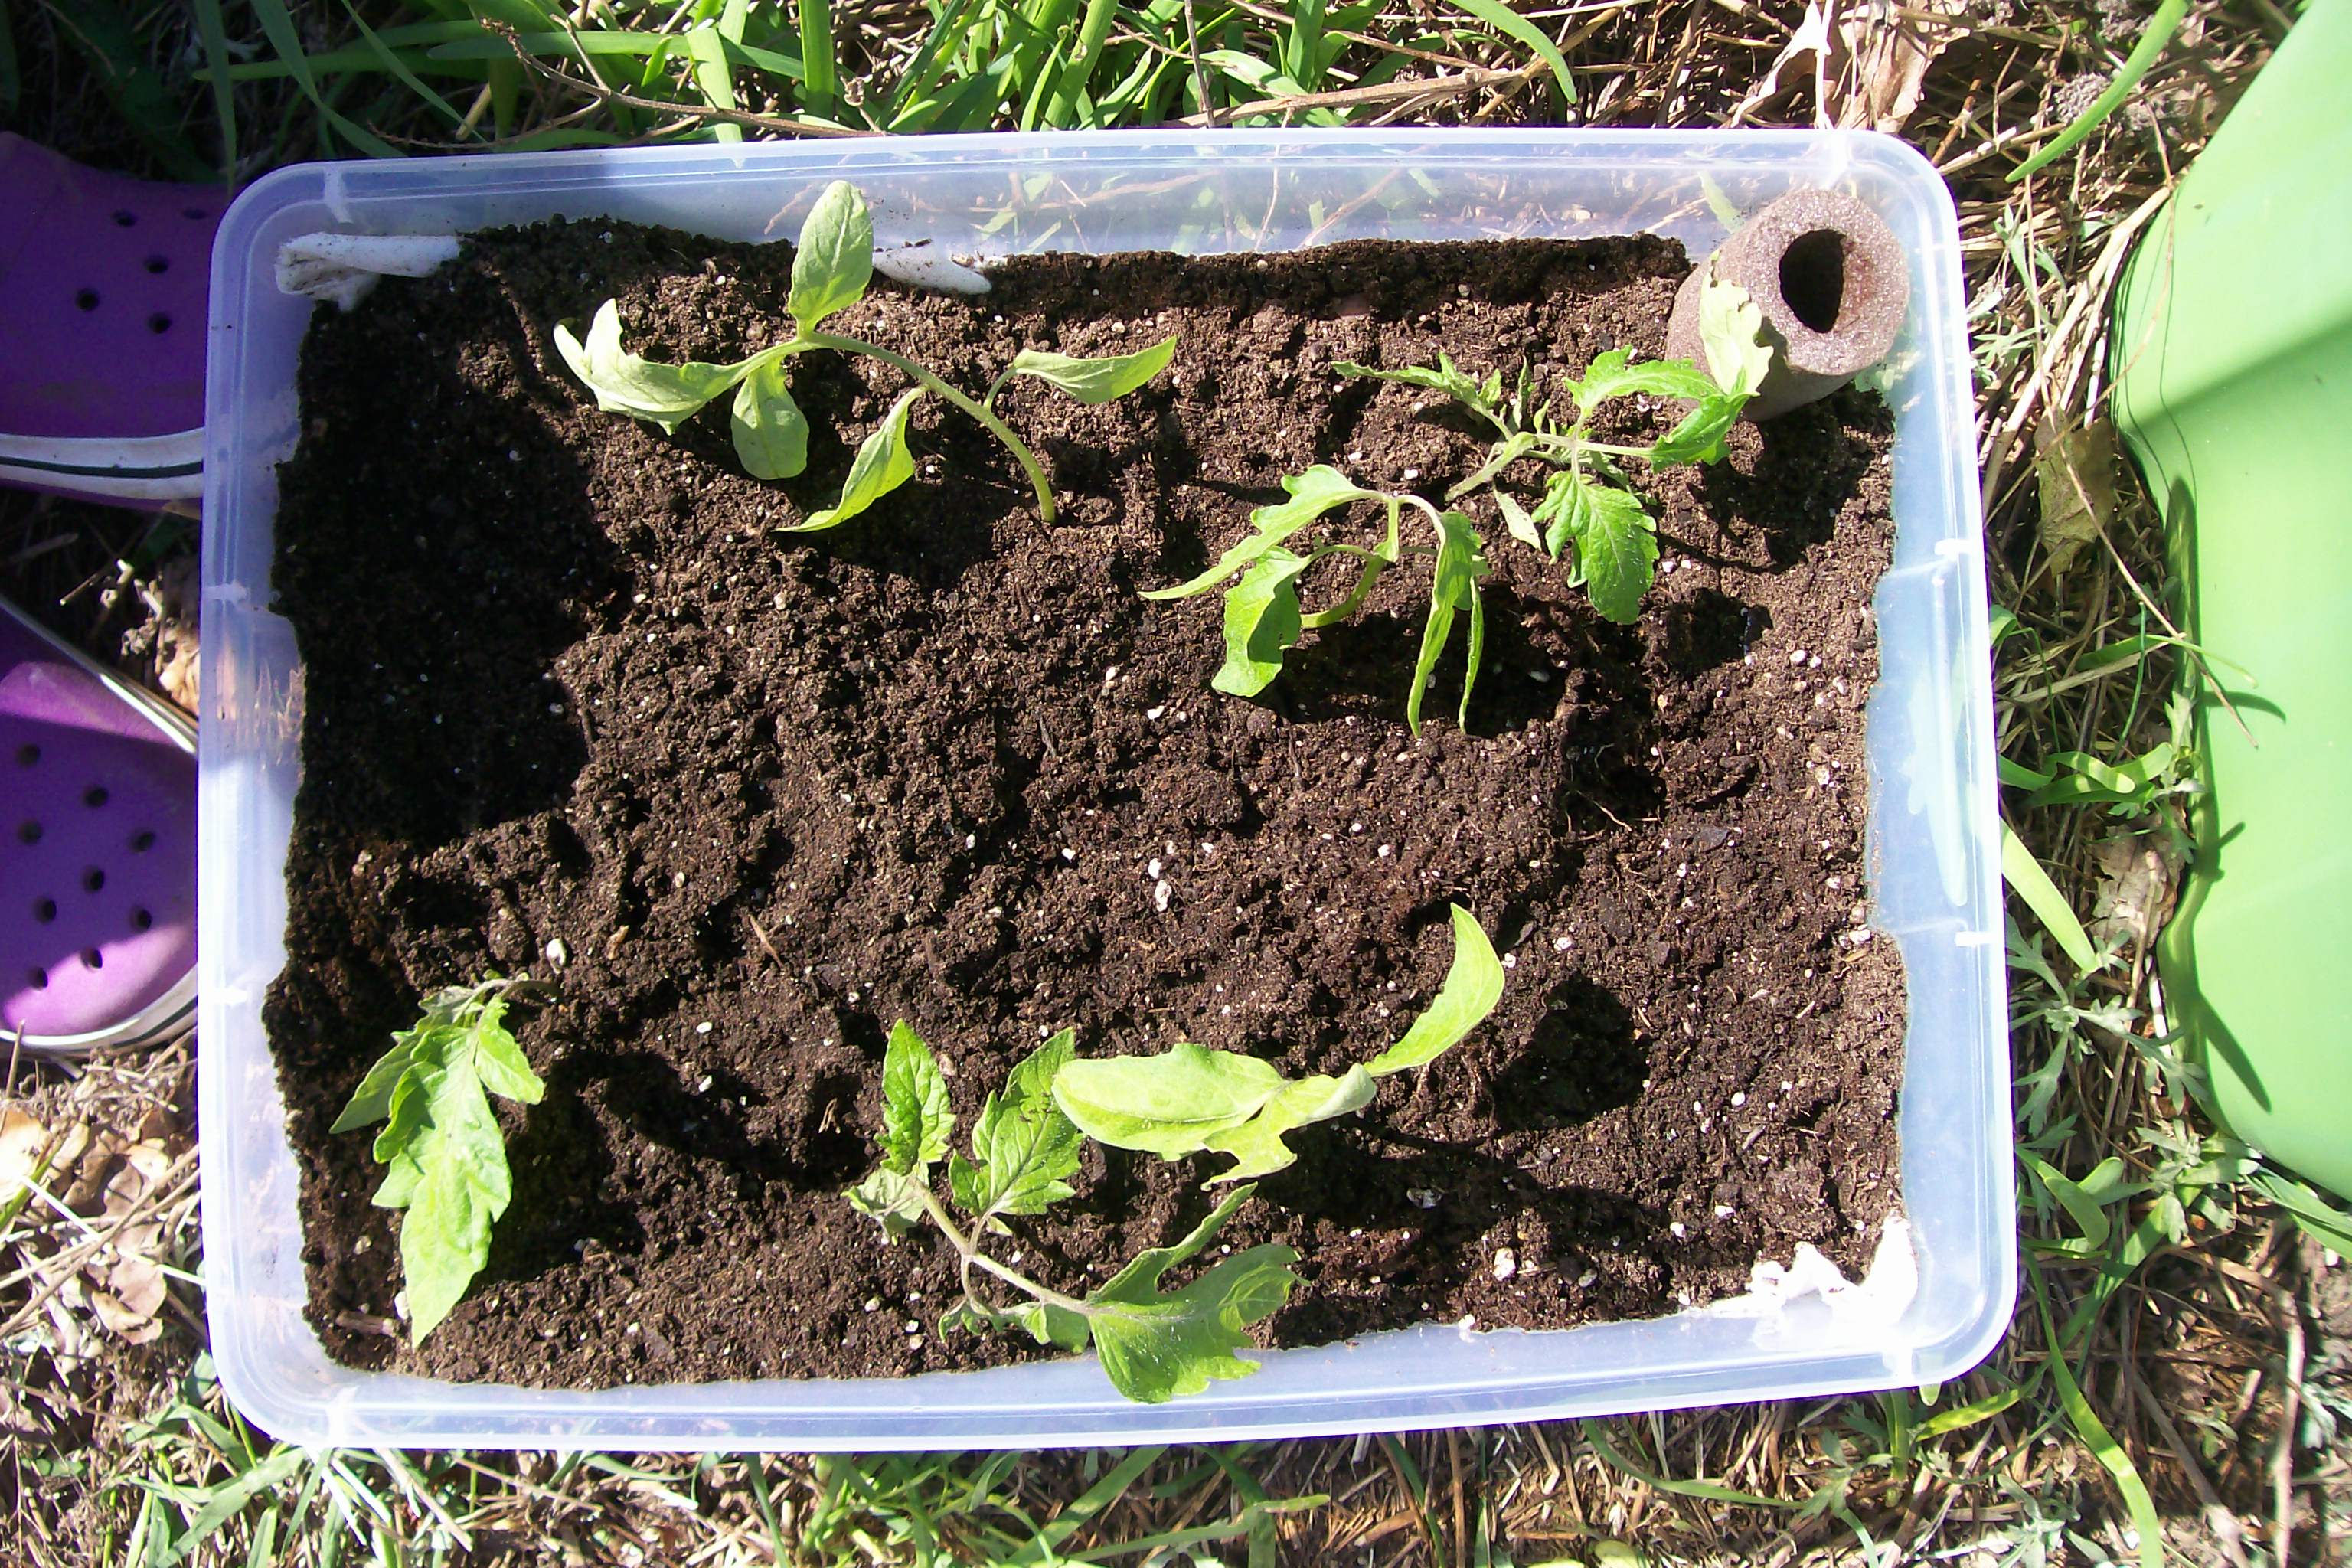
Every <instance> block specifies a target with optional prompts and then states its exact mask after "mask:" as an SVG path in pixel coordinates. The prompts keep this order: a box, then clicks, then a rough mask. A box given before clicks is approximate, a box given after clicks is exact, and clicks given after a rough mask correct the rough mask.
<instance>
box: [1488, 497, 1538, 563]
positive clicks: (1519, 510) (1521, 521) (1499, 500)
mask: <svg viewBox="0 0 2352 1568" xmlns="http://www.w3.org/2000/svg"><path fill="white" fill-rule="evenodd" d="M1495 506H1496V510H1499V511H1501V512H1502V514H1503V526H1504V527H1505V528H1507V529H1509V530H1510V531H1511V537H1512V538H1513V539H1516V540H1517V541H1518V542H1520V543H1521V544H1524V545H1526V546H1527V547H1528V549H1530V550H1541V549H1543V547H1544V541H1543V535H1542V533H1540V532H1539V531H1537V528H1536V520H1535V519H1534V517H1532V516H1531V515H1529V513H1528V509H1527V508H1525V507H1523V506H1521V505H1520V504H1519V503H1518V502H1517V501H1515V500H1512V499H1511V498H1510V495H1509V494H1508V492H1507V491H1504V490H1500V489H1497V490H1496V492H1495Z"/></svg>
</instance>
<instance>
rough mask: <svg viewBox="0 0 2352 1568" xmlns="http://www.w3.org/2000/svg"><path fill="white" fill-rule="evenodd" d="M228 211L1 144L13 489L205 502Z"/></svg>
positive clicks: (6, 429) (4, 452)
mask: <svg viewBox="0 0 2352 1568" xmlns="http://www.w3.org/2000/svg"><path fill="white" fill-rule="evenodd" d="M227 205H228V197H227V195H226V194H225V193H223V192H222V191H220V190H219V189H218V188H216V187H215V186H210V185H166V184H155V183H153V182H152V181H147V180H134V179H131V178H130V177H128V176H126V175H122V174H101V173H100V172H98V171H97V170H93V169H85V168H83V167H82V166H81V165H80V164H79V163H74V162H73V161H72V160H70V159H68V158H62V157H59V156H58V154H57V153H52V152H50V151H49V150H48V149H47V148H46V147H42V146H39V145H37V144H36V143H34V142H27V141H26V140H25V139H24V138H23V137H21V136H16V135H14V134H11V133H8V132H0V215H5V217H0V483H6V484H13V485H19V486H22V487H24V488H26V489H42V490H50V491H54V492H56V493H58V494H60V495H70V496H78V497H80V498H82V499H83V500H97V501H112V502H115V503H117V504H119V505H123V506H133V507H148V508H155V507H162V506H164V505H167V504H169V503H171V502H173V501H175V500H193V499H194V497H195V496H197V495H198V494H200V493H201V492H202V491H203V489H204V466H203V465H204V424H205V293H206V289H207V287H208V280H209V274H210V272H211V270H212V247H213V230H214V229H215V228H217V227H218V226H219V225H220V216H221V212H222V210H223V209H224V208H225V207H226V206H227Z"/></svg>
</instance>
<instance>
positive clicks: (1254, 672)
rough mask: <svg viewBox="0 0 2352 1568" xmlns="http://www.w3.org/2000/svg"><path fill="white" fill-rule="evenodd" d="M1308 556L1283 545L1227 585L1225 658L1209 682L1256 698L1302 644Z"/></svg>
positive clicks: (1216, 686) (1258, 559)
mask: <svg viewBox="0 0 2352 1568" xmlns="http://www.w3.org/2000/svg"><path fill="white" fill-rule="evenodd" d="M1306 569H1307V557H1305V556H1303V555H1295V554H1293V553H1292V552H1289V551H1287V550H1284V549H1282V548H1280V547H1278V546H1277V547H1276V548H1274V549H1271V550H1268V551H1267V552H1265V554H1263V555H1261V556H1259V557H1258V558H1257V559H1256V560H1255V561H1253V562H1251V563H1250V564H1249V570H1247V571H1246V572H1244V573H1243V574H1242V577H1241V581H1240V582H1238V583H1235V584H1234V585H1233V586H1232V587H1230V588H1228V589H1226V590H1225V662H1224V664H1223V667H1222V668H1219V669H1218V671H1217V673H1216V674H1215V675H1214V676H1213V677H1212V678H1211V679H1210V681H1209V684H1210V685H1211V686H1213V687H1214V688H1215V689H1218V690H1219V691H1223V692H1224V693H1226V694H1227V695H1228V696H1233V697H1255V696H1256V695H1257V694H1258V693H1259V692H1261V691H1263V690H1265V689H1266V687H1267V686H1268V685H1269V684H1270V683H1271V682H1272V681H1273V679H1274V678H1275V677H1276V676H1277V675H1280V674H1281V673H1282V656H1283V655H1284V654H1285V653H1286V652H1288V651H1289V650H1290V649H1291V648H1292V647H1295V646H1297V642H1298V636H1299V632H1300V629H1301V627H1302V626H1303V625H1304V623H1303V622H1302V621H1301V620H1300V618H1299V611H1298V574H1300V573H1301V572H1303V571H1305V570H1306Z"/></svg>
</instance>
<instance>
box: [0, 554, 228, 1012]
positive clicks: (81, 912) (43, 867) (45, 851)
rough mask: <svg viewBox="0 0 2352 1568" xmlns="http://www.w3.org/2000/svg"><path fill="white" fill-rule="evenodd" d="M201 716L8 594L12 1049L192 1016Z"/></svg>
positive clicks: (8, 1006) (4, 893)
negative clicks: (128, 675)
mask: <svg viewBox="0 0 2352 1568" xmlns="http://www.w3.org/2000/svg"><path fill="white" fill-rule="evenodd" d="M195 963H196V761H195V731H194V729H193V728H192V727H191V726H190V725H189V723H188V721H186V720H185V719H184V718H183V717H182V716H181V715H180V714H179V713H177V712H176V711H175V710H173V709H171V708H170V707H169V705H168V704H165V703H163V701H161V700H157V699H155V698H152V697H150V696H148V695H147V694H146V693H145V692H143V691H141V690H139V689H136V688H135V687H131V686H130V685H127V684H125V683H124V682H122V681H121V680H118V679H115V678H114V677H113V676H111V675H109V674H107V673H106V672H105V671H103V670H101V669H100V668H98V667H97V666H96V665H94V664H91V663H90V662H89V660H88V659H86V658H82V656H81V655H80V654H79V653H77V652H75V651H74V650H73V649H71V648H68V647H66V646H65V645H64V644H63V643H60V642H58V640H57V639H55V638H54V637H50V636H49V635H48V634H47V632H46V631H43V630H42V629H41V628H40V627H38V626H35V625H34V624H33V623H32V622H31V621H29V620H27V619H26V618H25V617H24V616H23V615H22V614H21V613H20V612H18V611H17V610H16V608H15V607H14V606H12V605H9V604H8V603H7V602H6V601H5V600H0V1052H5V1051H7V1050H10V1049H12V1048H13V1047H15V1046H16V1044H17V1042H18V1041H19V1040H21V1041H22V1043H23V1046H24V1048H25V1049H26V1050H44V1051H85V1050H89V1049H91V1048H93V1047H100V1046H130V1045H138V1044H142V1043H144V1042H147V1041H151V1040H156V1039H162V1038H164V1037H169V1036H170V1035H172V1034H173V1033H175V1032H177V1031H178V1030H180V1029H182V1028H184V1027H186V1026H187V1023H188V1020H189V1017H190V1016H191V1014H192V1012H193V1010H194V1005H195V996H196V977H195Z"/></svg>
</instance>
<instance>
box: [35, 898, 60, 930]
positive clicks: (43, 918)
mask: <svg viewBox="0 0 2352 1568" xmlns="http://www.w3.org/2000/svg"><path fill="white" fill-rule="evenodd" d="M33 918H34V919H35V920H37V921H40V922H41V923H42V924H43V925H47V924H48V923H49V922H50V921H53V920H55V919H57V918H58V901H57V900H55V899H43V900H39V901H38V902H37V903H36V904H34V906H33Z"/></svg>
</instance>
